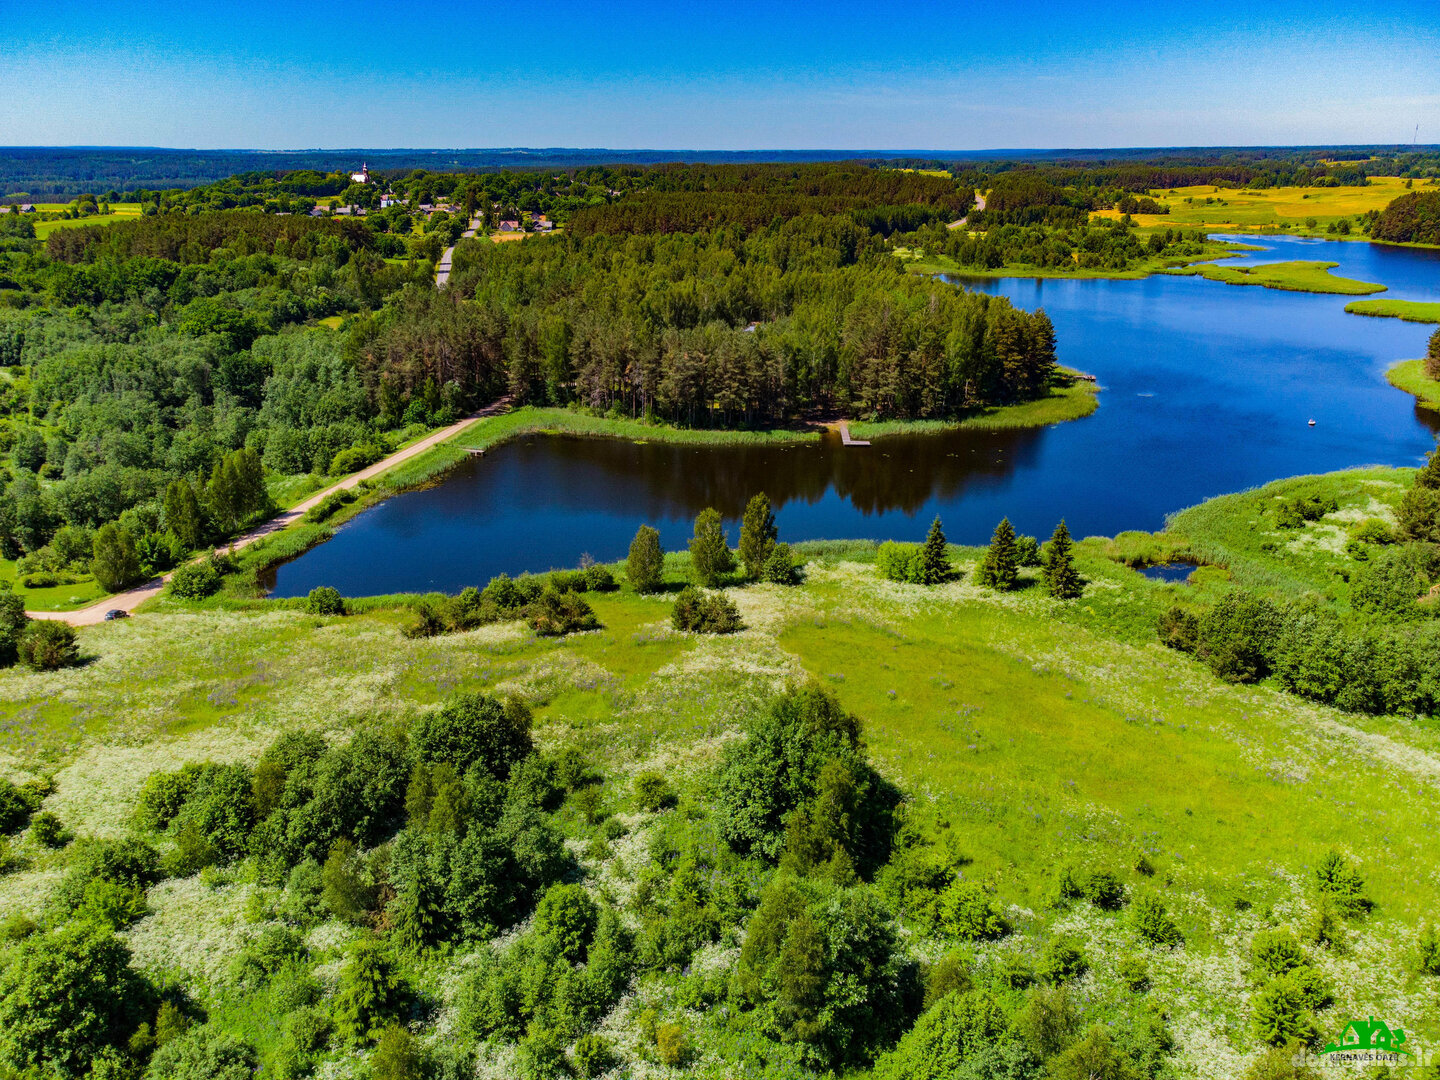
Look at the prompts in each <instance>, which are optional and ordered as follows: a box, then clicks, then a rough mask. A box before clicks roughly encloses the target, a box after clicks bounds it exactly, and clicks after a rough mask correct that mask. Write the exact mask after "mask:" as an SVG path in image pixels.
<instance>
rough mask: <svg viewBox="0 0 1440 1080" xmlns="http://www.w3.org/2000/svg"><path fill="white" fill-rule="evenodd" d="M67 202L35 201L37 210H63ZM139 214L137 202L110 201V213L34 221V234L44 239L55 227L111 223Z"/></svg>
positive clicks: (76, 227)
mask: <svg viewBox="0 0 1440 1080" xmlns="http://www.w3.org/2000/svg"><path fill="white" fill-rule="evenodd" d="M69 206H70V204H69V203H37V204H36V208H37V209H38V210H42V211H43V210H52V211H54V210H65V209H68V208H69ZM140 214H141V206H140V204H139V203H111V204H110V213H108V214H95V215H92V216H90V217H83V218H70V219H66V218H56V219H54V220H52V221H37V222H35V235H36V236H37V237H38V238H39V239H41V240H44V239H45V238H46V237H48V236H49V235H50V234H51V233H52V232H54V231H55V230H56V229H78V228H81V227H83V226H85V225H113V224H115V222H117V221H124V220H126V219H127V218H137V217H139V216H140Z"/></svg>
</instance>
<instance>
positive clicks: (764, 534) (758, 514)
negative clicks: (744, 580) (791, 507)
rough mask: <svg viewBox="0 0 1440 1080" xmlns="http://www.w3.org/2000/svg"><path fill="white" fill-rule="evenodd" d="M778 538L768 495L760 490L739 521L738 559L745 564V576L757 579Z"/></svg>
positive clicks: (778, 531)
mask: <svg viewBox="0 0 1440 1080" xmlns="http://www.w3.org/2000/svg"><path fill="white" fill-rule="evenodd" d="M779 539H780V530H779V529H777V528H776V527H775V514H774V513H773V512H772V511H771V509H770V499H769V496H767V495H766V494H765V493H764V492H763V491H762V492H761V493H760V494H758V495H756V496H754V497H753V498H751V500H750V502H749V503H748V504H747V505H746V507H745V517H744V518H743V519H741V521H740V561H741V562H743V563H744V564H745V576H746V577H749V578H754V579H756V580H758V579H759V577H760V575H761V573H763V572H764V569H765V563H766V561H767V560H768V559H769V558H770V553H771V552H773V551H774V550H775V543H776V541H778V540H779Z"/></svg>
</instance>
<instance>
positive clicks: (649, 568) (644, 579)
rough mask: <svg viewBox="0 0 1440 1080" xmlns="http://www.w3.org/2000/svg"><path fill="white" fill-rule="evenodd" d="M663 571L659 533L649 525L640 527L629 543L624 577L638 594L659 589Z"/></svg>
mask: <svg viewBox="0 0 1440 1080" xmlns="http://www.w3.org/2000/svg"><path fill="white" fill-rule="evenodd" d="M664 571H665V552H664V551H663V550H661V547H660V533H659V532H658V531H657V530H655V529H652V528H651V527H650V526H649V525H641V526H640V528H639V529H637V530H636V531H635V539H633V540H631V541H630V554H629V556H628V557H627V558H626V560H625V576H626V577H627V578H629V579H630V586H631V587H632V588H633V589H634V590H635V591H636V592H638V593H649V592H654V591H655V590H657V589H658V588H660V584H661V581H662V578H663V575H664Z"/></svg>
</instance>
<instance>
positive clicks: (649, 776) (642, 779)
mask: <svg viewBox="0 0 1440 1080" xmlns="http://www.w3.org/2000/svg"><path fill="white" fill-rule="evenodd" d="M634 786H635V802H636V803H637V804H638V805H639V806H640V808H641V809H642V810H648V811H650V812H651V813H655V812H657V811H659V810H665V809H668V808H669V807H672V806H674V805H675V793H674V792H673V791H671V790H670V783H669V781H667V780H666V779H665V778H664V777H663V776H661V775H660V774H659V773H653V772H645V773H641V774H640V775H639V776H637V777H635V784H634Z"/></svg>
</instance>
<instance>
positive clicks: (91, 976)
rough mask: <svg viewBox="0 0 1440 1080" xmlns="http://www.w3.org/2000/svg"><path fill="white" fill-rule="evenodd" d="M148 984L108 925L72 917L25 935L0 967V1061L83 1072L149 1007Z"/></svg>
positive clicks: (72, 1073) (128, 1032) (20, 1066)
mask: <svg viewBox="0 0 1440 1080" xmlns="http://www.w3.org/2000/svg"><path fill="white" fill-rule="evenodd" d="M152 1000H153V997H152V994H151V991H150V988H149V987H148V986H147V985H146V984H145V983H144V981H143V980H142V979H141V978H140V976H139V975H137V974H136V973H135V971H134V970H133V969H132V968H131V967H130V950H129V949H127V948H126V947H125V945H124V943H123V942H121V941H120V940H119V939H118V938H116V937H115V936H114V935H113V934H112V933H111V932H110V931H109V930H108V929H105V928H103V927H100V926H97V925H95V924H94V923H91V922H85V921H78V922H73V923H70V924H68V925H66V926H63V927H61V928H60V929H59V930H52V931H50V932H48V933H37V934H33V935H31V936H30V937H28V938H26V939H25V940H24V941H23V942H22V943H21V944H20V946H19V948H18V949H16V950H15V951H14V952H13V953H12V954H11V956H10V958H9V963H8V964H7V965H6V967H5V969H4V970H3V972H0V1060H3V1061H5V1062H6V1063H7V1064H9V1065H10V1066H11V1067H13V1068H15V1069H20V1070H24V1069H34V1070H36V1071H37V1072H41V1073H46V1074H51V1073H53V1074H55V1075H58V1076H61V1077H80V1076H84V1075H85V1074H86V1073H87V1072H88V1071H89V1069H90V1063H91V1061H92V1060H93V1059H94V1058H95V1057H96V1055H98V1054H99V1053H100V1052H101V1051H102V1050H104V1049H105V1048H107V1047H117V1046H120V1045H123V1043H124V1041H125V1040H128V1038H129V1036H130V1035H131V1033H132V1032H134V1031H135V1029H136V1028H137V1027H138V1026H139V1024H140V1022H141V1020H142V1019H143V1017H145V1016H147V1015H149V1014H150V1012H151V1002H152Z"/></svg>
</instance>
